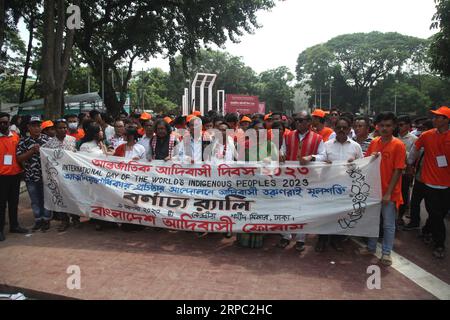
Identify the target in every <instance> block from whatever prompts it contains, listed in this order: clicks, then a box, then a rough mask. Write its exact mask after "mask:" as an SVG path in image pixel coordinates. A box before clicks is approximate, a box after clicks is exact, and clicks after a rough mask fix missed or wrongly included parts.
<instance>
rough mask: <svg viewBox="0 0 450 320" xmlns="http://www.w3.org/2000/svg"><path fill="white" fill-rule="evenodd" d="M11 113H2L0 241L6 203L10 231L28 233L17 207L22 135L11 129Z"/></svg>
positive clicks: (0, 116) (0, 122)
mask: <svg viewBox="0 0 450 320" xmlns="http://www.w3.org/2000/svg"><path fill="white" fill-rule="evenodd" d="M9 120H10V118H9V114H7V113H4V112H1V113H0V241H4V240H5V235H4V233H3V229H4V227H5V215H6V204H8V213H9V232H11V233H27V232H28V230H27V229H24V228H21V227H20V226H19V222H18V218H17V208H18V205H19V194H20V178H21V174H22V168H21V167H20V165H19V163H18V161H17V159H16V149H17V145H18V144H19V141H20V137H19V136H18V135H17V133H15V132H13V131H10V130H9V125H10V122H9Z"/></svg>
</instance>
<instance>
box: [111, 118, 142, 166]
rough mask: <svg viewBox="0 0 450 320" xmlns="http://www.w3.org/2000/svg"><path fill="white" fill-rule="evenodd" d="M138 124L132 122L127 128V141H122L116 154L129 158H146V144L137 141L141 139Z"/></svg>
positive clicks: (136, 159)
mask: <svg viewBox="0 0 450 320" xmlns="http://www.w3.org/2000/svg"><path fill="white" fill-rule="evenodd" d="M137 131H138V130H137V125H136V124H134V123H130V124H128V125H127V127H126V129H125V138H126V142H124V143H122V144H121V145H120V146H118V147H117V148H116V150H115V151H114V154H113V155H114V156H116V157H124V158H126V159H129V160H135V161H139V160H144V159H145V148H144V146H142V145H140V144H138V143H137V140H138V139H139V134H138V132H137Z"/></svg>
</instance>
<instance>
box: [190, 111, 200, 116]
mask: <svg viewBox="0 0 450 320" xmlns="http://www.w3.org/2000/svg"><path fill="white" fill-rule="evenodd" d="M192 115H193V116H196V117H200V116H201V115H202V113H201V112H200V111H197V110H196V111H194V112H192Z"/></svg>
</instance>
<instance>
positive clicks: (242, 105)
mask: <svg viewBox="0 0 450 320" xmlns="http://www.w3.org/2000/svg"><path fill="white" fill-rule="evenodd" d="M230 112H237V113H239V114H252V113H259V112H260V104H259V99H258V97H257V96H245V95H238V94H227V95H226V100H225V113H230Z"/></svg>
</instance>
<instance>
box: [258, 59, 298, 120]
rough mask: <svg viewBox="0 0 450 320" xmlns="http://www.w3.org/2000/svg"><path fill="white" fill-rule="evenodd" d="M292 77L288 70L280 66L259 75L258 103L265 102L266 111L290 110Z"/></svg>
mask: <svg viewBox="0 0 450 320" xmlns="http://www.w3.org/2000/svg"><path fill="white" fill-rule="evenodd" d="M293 80H294V75H293V74H292V73H291V72H290V71H289V68H287V67H285V66H282V67H278V68H276V69H273V70H268V71H264V72H262V73H261V74H260V75H259V79H258V83H257V91H258V95H259V100H260V101H265V102H266V109H267V110H271V111H272V112H275V111H278V112H281V111H284V112H286V111H287V110H292V108H293V99H294V88H293V86H291V85H290V84H291V82H292V81H293Z"/></svg>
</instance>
